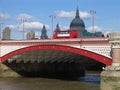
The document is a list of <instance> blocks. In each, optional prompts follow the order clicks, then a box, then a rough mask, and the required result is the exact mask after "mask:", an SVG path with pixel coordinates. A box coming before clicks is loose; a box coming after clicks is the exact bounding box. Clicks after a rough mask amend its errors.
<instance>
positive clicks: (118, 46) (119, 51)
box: [100, 32, 120, 90]
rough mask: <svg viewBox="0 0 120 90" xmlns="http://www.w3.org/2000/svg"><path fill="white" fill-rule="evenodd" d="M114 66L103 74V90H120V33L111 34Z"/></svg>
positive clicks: (110, 40) (108, 67)
mask: <svg viewBox="0 0 120 90" xmlns="http://www.w3.org/2000/svg"><path fill="white" fill-rule="evenodd" d="M109 43H110V44H111V56H112V65H111V66H107V67H106V68H105V69H104V71H103V72H102V73H101V87H100V88H101V90H120V33H115V32H114V33H110V34H109Z"/></svg>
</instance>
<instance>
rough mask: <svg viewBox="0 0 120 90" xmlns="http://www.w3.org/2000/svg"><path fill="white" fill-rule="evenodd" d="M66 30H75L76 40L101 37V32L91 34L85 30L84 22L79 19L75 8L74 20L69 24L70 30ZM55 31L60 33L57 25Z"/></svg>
mask: <svg viewBox="0 0 120 90" xmlns="http://www.w3.org/2000/svg"><path fill="white" fill-rule="evenodd" d="M68 30H75V31H77V32H78V38H80V37H93V36H95V37H103V36H104V35H103V33H102V32H95V33H91V32H88V31H87V30H86V29H85V24H84V21H83V20H82V19H81V18H80V15H79V10H78V8H77V10H76V15H75V18H74V19H73V20H72V21H71V23H70V28H69V29H68ZM55 31H60V27H59V25H58V24H57V26H56V29H55Z"/></svg>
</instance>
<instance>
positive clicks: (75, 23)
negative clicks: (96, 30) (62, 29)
mask: <svg viewBox="0 0 120 90" xmlns="http://www.w3.org/2000/svg"><path fill="white" fill-rule="evenodd" d="M70 29H74V30H81V29H82V30H83V29H85V24H84V22H83V20H82V19H81V18H80V16H79V10H78V9H77V10H76V16H75V18H74V19H73V20H72V21H71V23H70Z"/></svg>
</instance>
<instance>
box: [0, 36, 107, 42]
mask: <svg viewBox="0 0 120 90" xmlns="http://www.w3.org/2000/svg"><path fill="white" fill-rule="evenodd" d="M96 41H98V42H99V41H108V38H105V37H101V38H72V39H32V40H1V43H12V42H13V43H14V42H15V43H19V42H23V43H26V42H41V43H49V42H96Z"/></svg>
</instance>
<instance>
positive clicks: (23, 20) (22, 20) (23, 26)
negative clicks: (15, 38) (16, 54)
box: [21, 18, 26, 39]
mask: <svg viewBox="0 0 120 90" xmlns="http://www.w3.org/2000/svg"><path fill="white" fill-rule="evenodd" d="M21 22H22V32H23V33H22V34H23V36H22V38H23V39H24V32H25V31H24V29H25V25H24V23H25V22H26V19H24V18H22V19H21Z"/></svg>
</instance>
